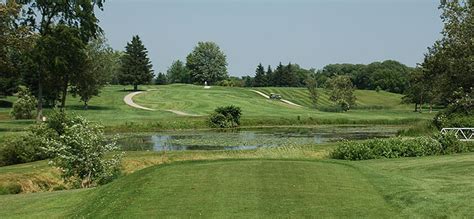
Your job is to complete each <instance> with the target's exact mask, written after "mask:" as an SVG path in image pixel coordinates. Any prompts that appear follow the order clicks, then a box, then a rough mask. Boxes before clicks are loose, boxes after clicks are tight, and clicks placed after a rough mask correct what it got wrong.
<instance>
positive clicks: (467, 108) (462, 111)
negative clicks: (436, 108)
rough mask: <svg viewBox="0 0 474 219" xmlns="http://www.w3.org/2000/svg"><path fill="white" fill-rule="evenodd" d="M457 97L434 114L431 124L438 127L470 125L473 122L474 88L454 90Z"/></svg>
mask: <svg viewBox="0 0 474 219" xmlns="http://www.w3.org/2000/svg"><path fill="white" fill-rule="evenodd" d="M456 95H457V96H458V98H457V99H456V101H454V103H452V104H451V105H449V106H448V107H447V108H446V109H445V110H443V111H440V112H439V113H438V114H436V116H435V118H434V120H433V124H434V125H435V126H436V127H437V128H438V129H442V128H452V127H457V128H462V127H471V126H472V125H473V124H474V90H472V91H471V92H470V93H463V92H456Z"/></svg>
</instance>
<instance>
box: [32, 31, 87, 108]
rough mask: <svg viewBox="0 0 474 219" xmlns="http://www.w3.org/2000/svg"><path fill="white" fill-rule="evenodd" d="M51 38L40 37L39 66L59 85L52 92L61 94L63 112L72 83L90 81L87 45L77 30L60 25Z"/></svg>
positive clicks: (37, 46) (37, 55)
mask: <svg viewBox="0 0 474 219" xmlns="http://www.w3.org/2000/svg"><path fill="white" fill-rule="evenodd" d="M51 31H52V32H51V33H50V34H49V35H45V36H42V37H40V39H39V40H38V42H37V45H36V49H37V50H36V52H37V54H36V57H35V60H36V63H38V64H40V65H41V66H43V68H44V70H45V71H46V72H48V74H49V76H50V78H51V80H53V81H55V82H57V83H56V85H55V86H53V87H50V88H49V89H51V90H58V92H59V93H60V94H61V97H60V103H61V105H60V106H61V108H62V109H63V108H64V107H65V105H66V97H67V93H68V88H69V85H70V84H71V82H80V81H82V80H87V76H90V77H93V75H89V74H87V72H86V62H87V54H86V52H85V47H86V45H85V44H84V42H83V41H82V40H81V39H80V35H79V32H78V30H77V28H74V27H69V26H65V25H62V24H60V25H57V26H56V27H54V28H53V29H52V30H51Z"/></svg>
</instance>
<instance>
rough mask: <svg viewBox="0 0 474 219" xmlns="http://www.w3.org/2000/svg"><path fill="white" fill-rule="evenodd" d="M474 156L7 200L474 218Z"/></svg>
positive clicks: (103, 207) (220, 174) (152, 209)
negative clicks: (473, 173) (473, 209)
mask: <svg viewBox="0 0 474 219" xmlns="http://www.w3.org/2000/svg"><path fill="white" fill-rule="evenodd" d="M473 166H474V156H473V154H472V153H471V154H463V155H454V156H436V157H425V158H408V159H391V160H372V161H363V162H345V161H332V160H313V161H311V160H265V159H259V160H227V161H225V160H220V161H219V160H218V161H200V162H184V163H174V164H169V165H161V166H154V167H150V168H147V169H144V170H141V171H138V172H135V173H134V174H131V175H128V176H126V177H123V178H120V179H118V180H116V181H114V182H112V183H111V184H108V185H105V186H103V187H99V188H96V189H88V190H71V191H65V192H49V193H36V194H23V195H5V196H0V215H2V216H3V217H18V218H23V217H65V216H76V217H90V218H105V217H108V218H111V217H165V216H167V217H181V218H183V217H184V218H189V217H206V218H208V217H212V218H222V217H239V218H262V217H268V218H271V217H377V218H380V217H394V216H401V217H407V216H411V217H446V216H458V217H472V216H474V212H473V211H472V208H473V207H474V185H473V183H472V181H473V180H474V176H473V175H472V174H471V173H472V171H473V169H472V167H473Z"/></svg>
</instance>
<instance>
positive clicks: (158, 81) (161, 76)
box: [155, 72, 168, 85]
mask: <svg viewBox="0 0 474 219" xmlns="http://www.w3.org/2000/svg"><path fill="white" fill-rule="evenodd" d="M167 83H168V80H167V79H166V75H165V74H163V73H161V72H160V73H158V76H157V77H156V81H155V84H158V85H164V84H167Z"/></svg>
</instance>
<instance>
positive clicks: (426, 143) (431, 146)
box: [331, 137, 445, 160]
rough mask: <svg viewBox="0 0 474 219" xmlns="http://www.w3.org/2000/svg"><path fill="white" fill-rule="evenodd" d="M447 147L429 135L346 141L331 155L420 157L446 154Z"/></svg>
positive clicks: (354, 158)
mask: <svg viewBox="0 0 474 219" xmlns="http://www.w3.org/2000/svg"><path fill="white" fill-rule="evenodd" d="M444 153H445V149H444V148H443V147H442V145H441V143H440V142H438V141H437V140H435V139H433V138H429V137H418V138H389V139H372V140H368V141H363V142H354V141H346V142H343V143H342V144H341V145H339V146H338V147H337V148H336V149H335V150H334V151H333V152H332V153H331V157H332V158H335V159H343V160H368V159H379V158H398V157H420V156H429V155H436V154H444Z"/></svg>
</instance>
